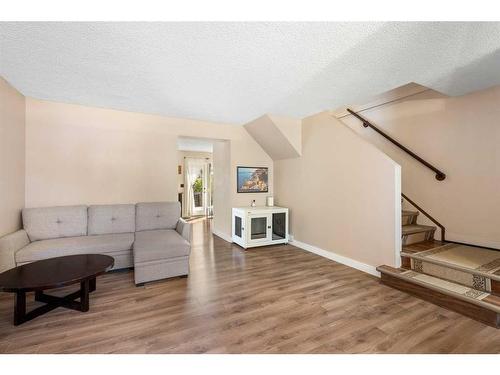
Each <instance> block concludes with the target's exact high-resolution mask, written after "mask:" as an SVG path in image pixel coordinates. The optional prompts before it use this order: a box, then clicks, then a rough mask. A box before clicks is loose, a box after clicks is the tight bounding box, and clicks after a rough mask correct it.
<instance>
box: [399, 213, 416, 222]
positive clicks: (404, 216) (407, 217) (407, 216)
mask: <svg viewBox="0 0 500 375" xmlns="http://www.w3.org/2000/svg"><path fill="white" fill-rule="evenodd" d="M417 216H418V211H402V213H401V221H402V224H403V225H408V224H416V222H417Z"/></svg>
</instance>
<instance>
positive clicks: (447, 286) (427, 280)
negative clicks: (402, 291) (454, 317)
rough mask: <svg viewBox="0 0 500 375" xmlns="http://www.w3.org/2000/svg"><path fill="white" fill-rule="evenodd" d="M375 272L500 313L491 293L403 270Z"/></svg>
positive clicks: (386, 268)
mask: <svg viewBox="0 0 500 375" xmlns="http://www.w3.org/2000/svg"><path fill="white" fill-rule="evenodd" d="M377 271H379V272H381V273H385V274H388V275H391V276H393V277H396V278H399V279H402V280H406V281H408V282H410V283H413V284H417V285H420V286H424V287H426V288H429V289H431V290H435V291H438V292H441V293H443V294H446V295H449V296H452V297H456V298H458V299H461V300H464V301H467V302H470V303H473V304H475V305H480V306H483V307H485V308H487V309H489V310H492V311H495V312H496V313H500V297H498V296H495V295H492V294H491V293H488V292H482V291H478V290H476V289H473V288H470V287H468V286H464V285H462V284H458V283H455V282H452V281H448V280H443V279H440V278H438V277H434V276H430V275H426V274H423V273H419V272H416V271H412V270H407V269H404V268H394V267H391V266H386V265H383V266H379V267H377Z"/></svg>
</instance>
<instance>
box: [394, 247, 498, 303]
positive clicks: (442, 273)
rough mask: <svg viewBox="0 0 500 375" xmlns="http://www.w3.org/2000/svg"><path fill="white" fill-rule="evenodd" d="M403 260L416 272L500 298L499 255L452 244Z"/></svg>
mask: <svg viewBox="0 0 500 375" xmlns="http://www.w3.org/2000/svg"><path fill="white" fill-rule="evenodd" d="M401 256H402V257H403V264H405V265H406V266H408V265H409V266H410V269H411V270H413V271H416V272H419V273H423V274H427V275H430V276H435V277H438V278H441V279H444V280H448V281H451V282H455V283H458V284H461V285H464V286H467V287H470V288H474V289H476V290H479V291H483V292H488V293H491V294H493V295H497V296H500V251H497V250H491V249H485V248H480V247H475V246H467V245H461V244H454V243H449V244H445V245H443V246H438V247H436V248H433V249H430V250H425V251H419V252H412V253H410V252H405V251H404V250H403V252H402V253H401ZM404 258H408V259H409V260H410V262H405V261H404Z"/></svg>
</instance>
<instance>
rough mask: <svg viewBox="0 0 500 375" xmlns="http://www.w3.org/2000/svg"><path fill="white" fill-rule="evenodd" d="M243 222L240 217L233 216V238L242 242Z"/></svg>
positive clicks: (243, 233) (243, 234)
mask: <svg viewBox="0 0 500 375" xmlns="http://www.w3.org/2000/svg"><path fill="white" fill-rule="evenodd" d="M244 228H245V221H244V219H243V217H242V216H240V215H238V214H233V237H237V238H238V239H239V240H241V241H244V238H245V237H244V236H245V230H244Z"/></svg>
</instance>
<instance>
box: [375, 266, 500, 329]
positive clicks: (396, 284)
mask: <svg viewBox="0 0 500 375" xmlns="http://www.w3.org/2000/svg"><path fill="white" fill-rule="evenodd" d="M381 281H382V283H383V284H386V285H388V286H391V287H393V288H396V289H399V290H402V291H404V292H407V293H410V294H413V295H415V296H417V297H420V298H422V299H424V300H426V301H429V302H431V303H434V304H436V305H438V306H441V307H444V308H447V309H450V310H453V311H456V312H458V313H460V314H463V315H466V316H468V317H470V318H472V319H475V320H479V321H480V322H483V323H485V324H488V325H490V326H493V327H495V328H500V314H498V313H496V312H494V311H491V310H488V309H486V308H483V307H481V306H477V305H474V304H472V303H468V302H466V301H463V300H460V299H458V298H453V297H451V296H448V295H446V294H444V293H440V292H437V291H435V290H432V289H429V288H426V287H423V286H421V285H416V284H413V283H410V282H408V281H406V280H401V279H399V278H397V277H394V276H391V275H388V274H384V273H382V275H381Z"/></svg>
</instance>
